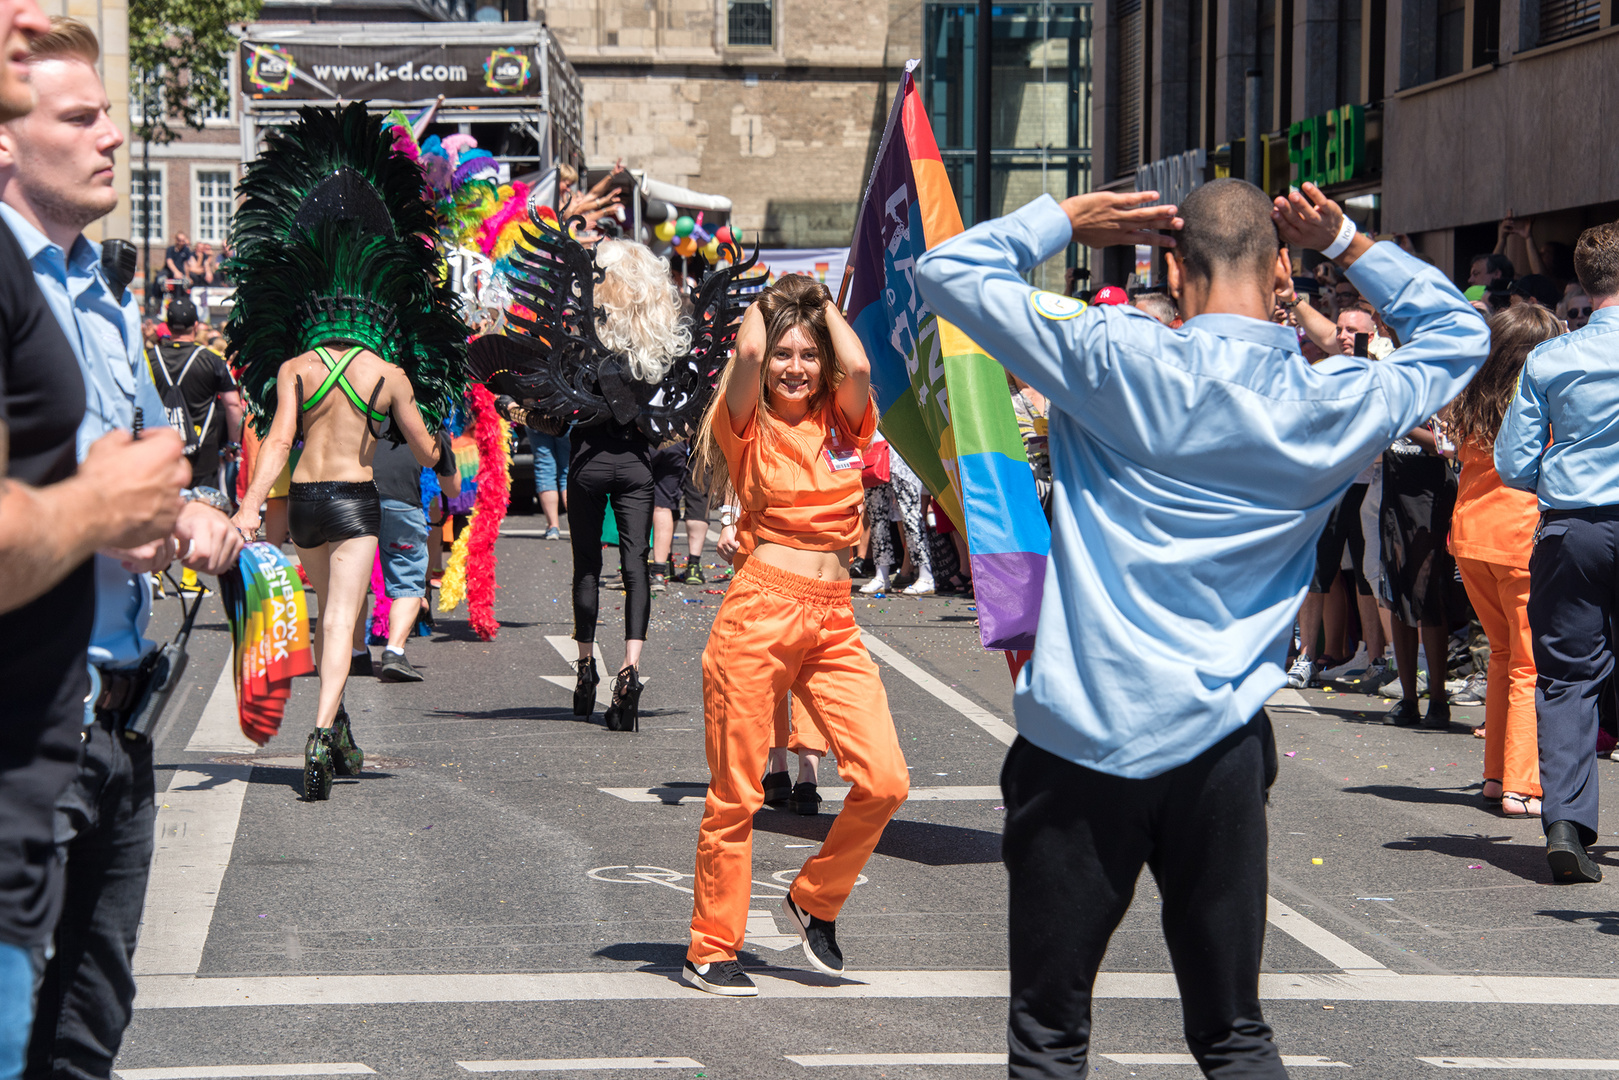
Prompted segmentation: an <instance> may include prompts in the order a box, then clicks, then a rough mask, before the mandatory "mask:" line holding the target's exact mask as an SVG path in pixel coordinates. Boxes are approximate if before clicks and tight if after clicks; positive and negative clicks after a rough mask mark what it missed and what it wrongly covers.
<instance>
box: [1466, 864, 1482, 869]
mask: <svg viewBox="0 0 1619 1080" xmlns="http://www.w3.org/2000/svg"><path fill="white" fill-rule="evenodd" d="M1467 868H1468V869H1469V870H1482V869H1484V864H1483V863H1469V864H1468V867H1467Z"/></svg>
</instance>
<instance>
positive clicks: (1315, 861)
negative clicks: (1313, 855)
mask: <svg viewBox="0 0 1619 1080" xmlns="http://www.w3.org/2000/svg"><path fill="white" fill-rule="evenodd" d="M1310 862H1312V863H1314V864H1315V865H1316V866H1322V865H1324V864H1325V863H1326V860H1325V859H1311V860H1310Z"/></svg>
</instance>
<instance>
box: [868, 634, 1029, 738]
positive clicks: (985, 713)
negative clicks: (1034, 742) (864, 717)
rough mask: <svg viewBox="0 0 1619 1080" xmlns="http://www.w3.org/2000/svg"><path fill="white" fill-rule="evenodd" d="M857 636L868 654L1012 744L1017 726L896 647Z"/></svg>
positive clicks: (872, 638) (869, 637)
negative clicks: (979, 704) (911, 659)
mask: <svg viewBox="0 0 1619 1080" xmlns="http://www.w3.org/2000/svg"><path fill="white" fill-rule="evenodd" d="M860 638H861V640H862V641H864V642H865V643H866V648H867V649H869V650H870V651H871V655H873V656H875V657H876V658H877V659H878V660H881V661H882V662H883V663H885V664H887V665H888V666H889V667H891V668H893V669H894V670H895V671H897V672H899V673H900V674H901V675H903V676H905V677H906V678H907V679H909V680H911V681H912V682H914V683H915V684H916V685H918V686H920V687H921V688H922V689H924V690H926V691H927V692H928V693H930V694H932V695H933V696H934V697H936V698H938V699H939V700H940V701H942V702H944V703H945V704H946V705H948V706H950V707H951V708H952V709H954V710H956V712H958V713H960V714H961V715H962V716H965V717H966V718H967V719H968V720H971V721H972V722H973V723H975V724H977V725H978V726H979V727H981V728H983V729H984V730H985V731H987V732H989V734H991V735H993V736H994V737H995V738H996V739H997V740H999V741H1000V742H1003V743H1005V744H1006V745H1007V746H1011V745H1012V743H1013V742H1014V741H1016V739H1017V728H1015V727H1013V726H1012V725H1011V724H1008V723H1007V722H1006V721H1005V720H1002V719H1001V718H1000V717H998V716H996V715H995V714H994V713H992V712H990V711H989V710H988V709H985V708H981V707H979V706H977V705H975V704H973V703H972V702H971V701H969V700H967V698H966V697H964V696H963V695H961V694H958V693H956V692H955V691H954V690H952V689H950V688H949V687H948V686H946V685H945V684H944V683H942V682H940V681H939V680H938V679H935V678H934V677H933V676H932V675H929V674H928V673H927V672H925V671H923V670H922V669H921V668H919V667H917V666H916V664H914V663H912V662H911V661H910V660H909V659H907V658H906V657H905V655H904V654H903V653H901V652H900V651H899V650H898V649H896V648H894V647H893V646H892V645H890V644H888V643H887V642H886V641H883V640H882V639H881V638H879V637H877V636H876V635H875V634H873V633H872V632H871V631H869V630H864V629H862V630H861V631H860Z"/></svg>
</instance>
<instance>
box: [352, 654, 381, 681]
mask: <svg viewBox="0 0 1619 1080" xmlns="http://www.w3.org/2000/svg"><path fill="white" fill-rule="evenodd" d="M349 674H350V675H374V674H376V671H375V669H373V668H372V666H371V650H370V649H367V650H365V651H364V652H357V653H354V654H353V655H352V656H350V657H349Z"/></svg>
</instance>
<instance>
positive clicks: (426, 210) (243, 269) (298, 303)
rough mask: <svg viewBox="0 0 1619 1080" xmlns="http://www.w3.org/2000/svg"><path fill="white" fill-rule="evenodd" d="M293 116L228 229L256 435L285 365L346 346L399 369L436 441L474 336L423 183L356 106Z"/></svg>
mask: <svg viewBox="0 0 1619 1080" xmlns="http://www.w3.org/2000/svg"><path fill="white" fill-rule="evenodd" d="M298 116H299V118H298V120H297V121H296V122H294V123H293V124H290V125H288V126H287V127H285V128H282V129H279V130H275V131H272V132H271V133H270V134H269V136H268V147H267V149H266V150H265V152H264V154H263V155H261V156H260V157H259V158H258V159H257V160H256V161H254V162H253V163H252V164H251V165H249V166H248V168H247V174H246V176H245V177H244V178H243V180H242V183H241V186H240V187H239V188H238V191H239V192H240V194H241V195H242V197H243V201H242V205H241V208H240V209H239V210H238V211H237V214H236V218H235V220H234V221H233V222H232V223H231V248H232V254H231V258H230V262H229V264H228V267H227V269H228V271H229V273H230V274H231V275H232V277H233V279H234V280H235V281H236V283H237V288H236V297H237V301H236V307H235V308H234V310H232V312H231V316H230V321H229V323H228V324H227V325H226V327H225V336H226V339H227V340H228V341H229V343H230V348H231V350H232V351H233V352H234V353H235V355H236V357H237V363H238V365H239V366H240V368H241V371H240V374H241V387H242V392H243V393H244V394H246V395H247V399H248V402H249V404H250V405H251V407H252V409H253V417H254V426H255V428H256V429H257V430H258V431H259V433H260V434H261V435H262V434H264V433H265V432H266V431H268V430H269V425H270V419H271V417H273V416H274V414H275V405H276V385H275V384H276V375H277V373H278V372H279V370H280V368H281V365H282V363H284V362H285V361H287V360H290V359H291V358H292V357H294V356H297V355H298V354H300V353H304V352H308V351H309V350H310V349H312V348H314V347H315V346H317V345H320V344H322V343H324V342H329V341H351V342H353V343H355V344H357V345H364V346H365V347H366V348H368V349H370V350H371V351H372V352H374V353H376V354H377V355H378V356H380V357H382V359H384V360H386V361H388V362H389V363H391V364H398V365H399V366H400V367H401V368H403V369H404V371H405V374H406V375H408V376H409V377H410V381H411V385H412V386H413V387H414V388H415V391H416V404H417V407H418V408H419V409H421V412H422V418H423V419H424V420H426V421H427V426H428V428H429V429H431V430H434V431H436V430H437V429H438V427H439V426H440V424H442V423H443V421H444V419H445V418H446V417H447V416H449V414H450V410H451V408H452V402H453V401H454V400H455V399H456V398H457V397H459V395H460V394H461V392H462V391H463V389H464V388H465V385H466V371H465V365H466V337H467V327H466V326H465V324H463V323H462V322H461V320H460V319H459V318H458V317H457V315H456V306H455V297H454V294H453V293H451V291H450V287H449V283H448V281H447V280H446V275H445V273H444V266H443V256H442V253H441V252H440V251H439V249H438V247H437V240H436V238H437V224H436V222H435V221H434V218H433V206H432V204H431V203H430V202H429V201H428V197H427V195H425V194H424V192H423V187H422V172H421V169H420V167H419V166H418V165H417V164H416V162H415V161H413V160H412V159H411V158H409V157H407V156H406V155H405V154H402V153H399V152H397V151H396V150H395V149H394V146H393V139H392V137H391V136H390V135H389V134H388V133H387V132H386V131H384V128H383V120H382V118H381V117H376V116H371V115H369V114H368V113H367V112H366V109H365V106H364V105H363V104H361V103H358V102H356V103H353V104H350V105H348V106H345V107H344V108H343V109H341V110H337V109H316V108H304V109H300V110H299V113H298Z"/></svg>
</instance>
